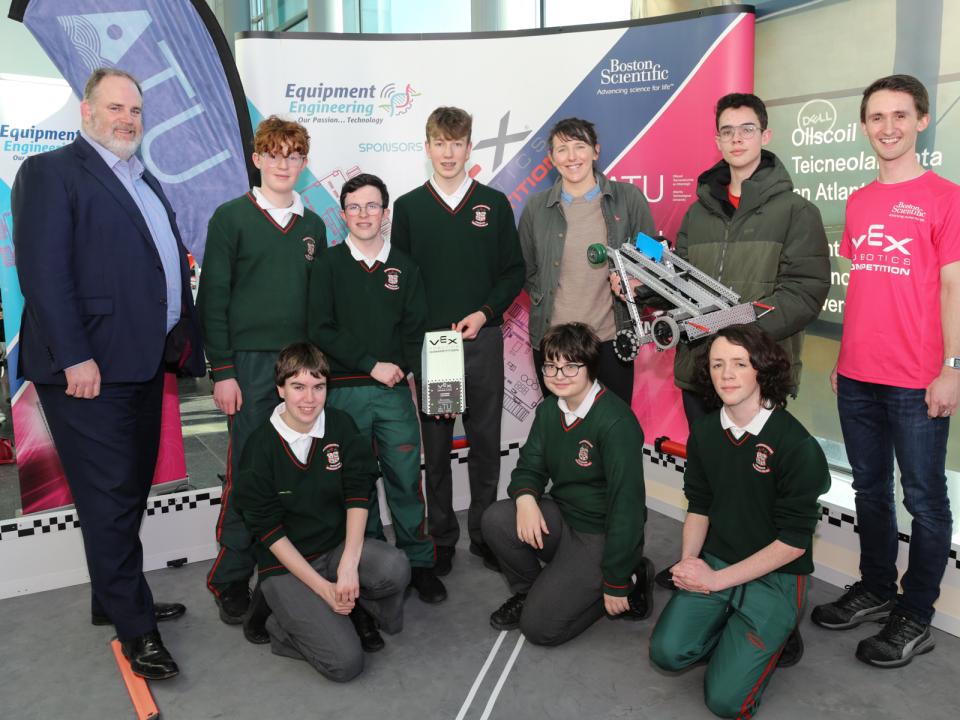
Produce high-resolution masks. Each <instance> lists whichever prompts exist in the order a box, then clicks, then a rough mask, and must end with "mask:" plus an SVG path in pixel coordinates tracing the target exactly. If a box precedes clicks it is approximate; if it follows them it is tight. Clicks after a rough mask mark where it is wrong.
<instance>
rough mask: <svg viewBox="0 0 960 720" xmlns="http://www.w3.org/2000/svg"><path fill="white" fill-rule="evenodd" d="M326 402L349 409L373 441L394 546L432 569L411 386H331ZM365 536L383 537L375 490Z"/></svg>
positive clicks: (416, 564) (412, 561) (414, 563)
mask: <svg viewBox="0 0 960 720" xmlns="http://www.w3.org/2000/svg"><path fill="white" fill-rule="evenodd" d="M335 382H336V381H334V384H335ZM327 405H328V406H329V407H335V408H338V409H340V410H343V411H344V412H346V413H348V414H349V415H350V417H352V418H353V421H354V422H355V423H356V424H357V427H358V428H359V430H360V433H361V434H362V435H364V436H366V437H369V438H371V442H375V443H376V451H377V458H378V459H379V460H380V471H381V473H382V475H383V489H384V492H385V493H386V496H387V507H389V508H390V516H391V518H392V519H393V530H394V533H395V534H396V537H397V547H398V548H400V549H401V550H403V551H404V552H405V553H406V554H407V558H408V559H409V560H410V566H411V567H428V568H429V567H433V564H434V560H435V554H434V546H433V538H431V537H430V536H429V535H428V534H427V531H426V521H425V516H426V504H425V503H424V500H423V491H422V489H421V486H420V421H419V418H418V417H417V409H416V407H415V406H414V404H413V396H412V395H411V393H410V386H409V385H408V384H407V383H406V382H403V383H400V384H398V385H396V386H395V387H392V388H389V387H387V386H386V385H358V386H351V387H341V388H336V387H335V388H333V389H331V390H330V391H329V394H328V395H327ZM367 537H374V538H380V539H382V538H383V523H382V521H381V519H380V502H379V499H378V498H377V494H376V493H373V497H372V498H371V501H370V515H369V516H368V520H367Z"/></svg>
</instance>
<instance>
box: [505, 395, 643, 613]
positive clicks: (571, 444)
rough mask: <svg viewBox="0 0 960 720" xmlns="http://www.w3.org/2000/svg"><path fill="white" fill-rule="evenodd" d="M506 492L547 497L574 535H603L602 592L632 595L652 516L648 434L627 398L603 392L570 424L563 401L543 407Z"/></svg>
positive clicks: (531, 428)
mask: <svg viewBox="0 0 960 720" xmlns="http://www.w3.org/2000/svg"><path fill="white" fill-rule="evenodd" d="M548 484H549V487H548ZM507 492H508V493H509V495H510V497H512V498H514V499H516V498H517V496H519V495H522V494H524V493H529V494H531V495H533V496H534V497H536V498H538V499H539V498H540V497H541V496H542V495H543V494H544V493H548V494H549V495H550V497H551V498H553V500H554V501H555V502H556V503H557V505H558V506H559V507H560V512H561V514H562V515H563V519H564V520H565V521H566V522H567V524H568V525H570V527H572V528H573V529H574V530H577V531H578V532H584V533H597V534H599V533H602V534H604V535H605V539H604V547H603V561H602V570H603V592H604V593H606V594H607V595H614V596H621V597H622V596H624V595H628V594H629V593H630V591H631V590H633V580H632V579H631V575H632V574H633V573H634V571H635V570H636V569H637V566H638V565H639V564H640V559H641V558H642V557H643V527H644V522H645V520H646V517H647V508H646V490H645V487H644V482H643V430H642V429H641V428H640V423H638V422H637V418H636V416H635V415H634V414H633V411H632V410H631V409H630V408H629V406H628V405H627V404H626V403H625V402H623V401H622V400H621V399H620V398H618V397H617V396H616V395H614V394H613V393H612V392H610V391H609V390H607V389H606V388H603V389H602V390H601V392H600V394H599V395H597V397H596V399H595V400H594V402H593V405H592V406H591V408H590V410H589V412H587V416H586V417H585V418H583V419H582V420H581V419H578V420H576V421H575V422H574V423H573V424H572V425H569V426H568V425H567V424H566V422H565V421H564V416H563V413H562V412H561V411H560V407H559V405H558V404H557V401H556V399H553V398H550V399H548V400H545V401H544V402H542V403H540V406H539V407H538V408H537V414H536V416H535V417H534V419H533V425H532V426H531V427H530V434H529V435H528V436H527V442H526V443H525V444H524V446H523V447H522V448H520V458H519V459H518V460H517V467H516V469H515V470H514V471H513V474H512V476H511V479H510V485H509V487H508V488H507Z"/></svg>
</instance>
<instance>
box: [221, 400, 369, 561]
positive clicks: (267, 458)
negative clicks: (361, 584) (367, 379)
mask: <svg viewBox="0 0 960 720" xmlns="http://www.w3.org/2000/svg"><path fill="white" fill-rule="evenodd" d="M324 413H325V414H326V415H325V417H324V433H323V437H322V438H319V439H318V438H314V439H313V444H312V445H311V446H310V452H309V454H308V455H307V461H306V462H305V463H301V462H300V461H299V460H297V456H296V455H295V454H294V452H293V450H292V449H291V448H290V445H288V444H287V442H286V440H284V439H283V438H282V437H280V433H278V432H277V430H276V428H274V427H273V425H272V424H271V423H270V421H269V420H268V421H267V422H266V423H264V424H263V425H261V426H260V427H259V428H257V429H256V430H254V432H253V434H252V435H250V438H249V439H248V440H247V442H246V444H245V445H244V447H243V455H242V456H241V458H240V472H239V473H238V474H237V479H236V481H235V483H234V487H233V499H234V502H235V503H236V504H235V507H236V508H237V511H238V512H239V513H240V517H242V518H243V522H244V524H245V525H246V526H247V528H248V529H249V530H250V533H251V534H252V535H253V536H254V538H255V539H256V542H255V543H254V553H255V554H256V557H257V566H258V569H259V572H260V577H261V578H264V577H269V576H270V575H280V574H283V573H286V572H288V570H287V568H285V567H284V566H283V565H282V564H281V563H280V561H279V560H277V558H276V556H275V555H274V554H273V553H272V552H270V546H271V545H273V543H275V542H276V541H277V540H279V539H280V538H284V537H286V538H289V539H290V542H292V543H293V545H294V547H296V548H297V550H299V551H300V554H301V555H303V556H304V557H305V558H306V559H307V560H310V559H312V558H314V557H316V556H318V555H321V554H323V553H325V552H328V551H330V550H332V549H333V548H335V547H336V546H337V545H339V544H340V543H341V542H343V540H344V538H346V534H347V509H348V508H367V507H368V506H369V504H370V497H371V493H372V492H373V487H374V483H375V482H376V480H377V476H378V475H379V467H378V465H377V461H376V459H375V458H374V456H373V451H372V449H371V447H370V439H369V438H364V437H362V436H361V435H360V433H359V432H358V430H357V426H356V423H354V422H353V419H352V418H351V417H350V416H349V415H348V414H347V413H345V412H342V411H340V410H337V409H336V408H331V407H328V408H325V409H324Z"/></svg>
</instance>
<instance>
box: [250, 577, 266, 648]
mask: <svg viewBox="0 0 960 720" xmlns="http://www.w3.org/2000/svg"><path fill="white" fill-rule="evenodd" d="M270 613H271V610H270V606H269V605H267V600H266V598H265V597H263V591H262V590H261V589H260V584H259V583H257V586H256V587H255V588H254V589H253V595H252V596H251V597H250V608H249V609H248V610H247V614H246V615H244V616H243V636H244V637H245V638H246V639H247V642H252V643H253V644H254V645H266V644H267V643H268V642H270V633H268V632H267V618H268V617H270Z"/></svg>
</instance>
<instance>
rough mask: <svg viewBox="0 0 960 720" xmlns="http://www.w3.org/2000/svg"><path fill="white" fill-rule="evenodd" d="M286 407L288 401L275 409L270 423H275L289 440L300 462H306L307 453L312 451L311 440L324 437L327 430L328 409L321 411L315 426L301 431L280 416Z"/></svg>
mask: <svg viewBox="0 0 960 720" xmlns="http://www.w3.org/2000/svg"><path fill="white" fill-rule="evenodd" d="M286 407H287V405H286V403H280V404H279V405H277V406H276V407H275V408H274V409H273V414H272V415H271V416H270V424H271V425H273V427H274V429H276V431H277V433H279V435H280V437H282V438H283V439H284V440H286V441H287V443H288V444H289V445H290V447H291V449H292V450H293V452H294V454H295V455H296V456H297V459H298V460H299V461H300V462H306V460H307V453H308V452H309V451H310V444H311V441H312V440H313V439H314V438H317V439H320V438H322V437H323V433H324V431H325V430H326V415H327V411H326V410H322V411H321V412H320V417H318V418H317V420H316V422H315V423H313V427H312V428H310V430H309V431H308V432H306V433H300V432H297V431H296V430H294V429H293V428H292V427H290V426H289V425H287V424H286V423H285V422H284V421H283V418H281V417H280V415H281V413H283V411H284V410H285V409H286Z"/></svg>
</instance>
